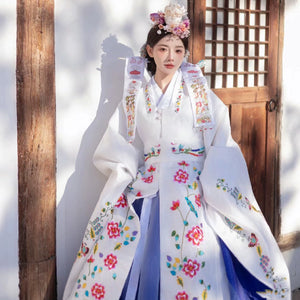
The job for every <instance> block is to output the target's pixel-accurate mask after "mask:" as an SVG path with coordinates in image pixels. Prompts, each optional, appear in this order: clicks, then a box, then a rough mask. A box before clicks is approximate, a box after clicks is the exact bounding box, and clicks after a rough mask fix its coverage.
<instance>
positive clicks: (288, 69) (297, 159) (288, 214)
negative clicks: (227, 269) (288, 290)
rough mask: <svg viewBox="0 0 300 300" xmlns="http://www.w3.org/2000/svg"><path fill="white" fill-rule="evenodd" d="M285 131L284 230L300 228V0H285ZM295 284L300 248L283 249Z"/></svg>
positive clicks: (298, 284) (295, 285) (298, 279)
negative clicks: (285, 250)
mask: <svg viewBox="0 0 300 300" xmlns="http://www.w3.org/2000/svg"><path fill="white" fill-rule="evenodd" d="M284 13H285V17H284V41H283V44H284V48H283V86H282V87H283V89H282V132H281V170H280V190H281V213H282V215H281V219H282V227H281V231H282V234H286V233H290V232H294V231H300V218H299V212H300V189H299V178H300V101H299V79H300V60H299V49H300V40H299V38H298V36H299V27H300V1H298V0H286V1H285V12H284ZM284 257H285V259H286V261H287V264H288V266H289V270H290V276H291V283H292V288H293V289H295V288H299V287H300V263H299V261H300V248H298V249H294V250H291V251H287V252H285V253H284Z"/></svg>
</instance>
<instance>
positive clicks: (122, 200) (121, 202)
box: [115, 194, 127, 207]
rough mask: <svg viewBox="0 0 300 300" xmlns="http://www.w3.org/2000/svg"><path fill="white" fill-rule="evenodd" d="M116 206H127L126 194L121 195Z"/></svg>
mask: <svg viewBox="0 0 300 300" xmlns="http://www.w3.org/2000/svg"><path fill="white" fill-rule="evenodd" d="M115 206H116V207H126V206H127V200H126V197H125V195H124V194H122V195H121V196H120V198H119V199H118V201H117V203H116V205H115Z"/></svg>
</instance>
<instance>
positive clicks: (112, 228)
mask: <svg viewBox="0 0 300 300" xmlns="http://www.w3.org/2000/svg"><path fill="white" fill-rule="evenodd" d="M107 234H108V236H109V238H110V239H111V238H116V237H118V236H120V228H119V226H118V223H116V222H110V223H108V224H107Z"/></svg>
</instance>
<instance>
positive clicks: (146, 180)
mask: <svg viewBox="0 0 300 300" xmlns="http://www.w3.org/2000/svg"><path fill="white" fill-rule="evenodd" d="M142 180H143V181H144V182H145V183H151V182H152V181H153V175H151V176H149V177H147V178H142Z"/></svg>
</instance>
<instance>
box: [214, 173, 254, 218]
mask: <svg viewBox="0 0 300 300" xmlns="http://www.w3.org/2000/svg"><path fill="white" fill-rule="evenodd" d="M216 187H217V189H222V190H223V191H224V192H227V193H230V195H231V196H232V197H233V198H234V199H235V201H236V204H237V206H240V207H242V208H248V209H249V210H253V211H255V212H257V213H260V210H258V209H257V208H255V207H254V206H253V205H252V204H251V203H250V201H249V200H248V198H247V197H244V196H243V195H242V193H240V191H239V189H238V188H237V187H234V188H231V187H230V186H229V185H228V183H225V179H218V180H217V184H216Z"/></svg>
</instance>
